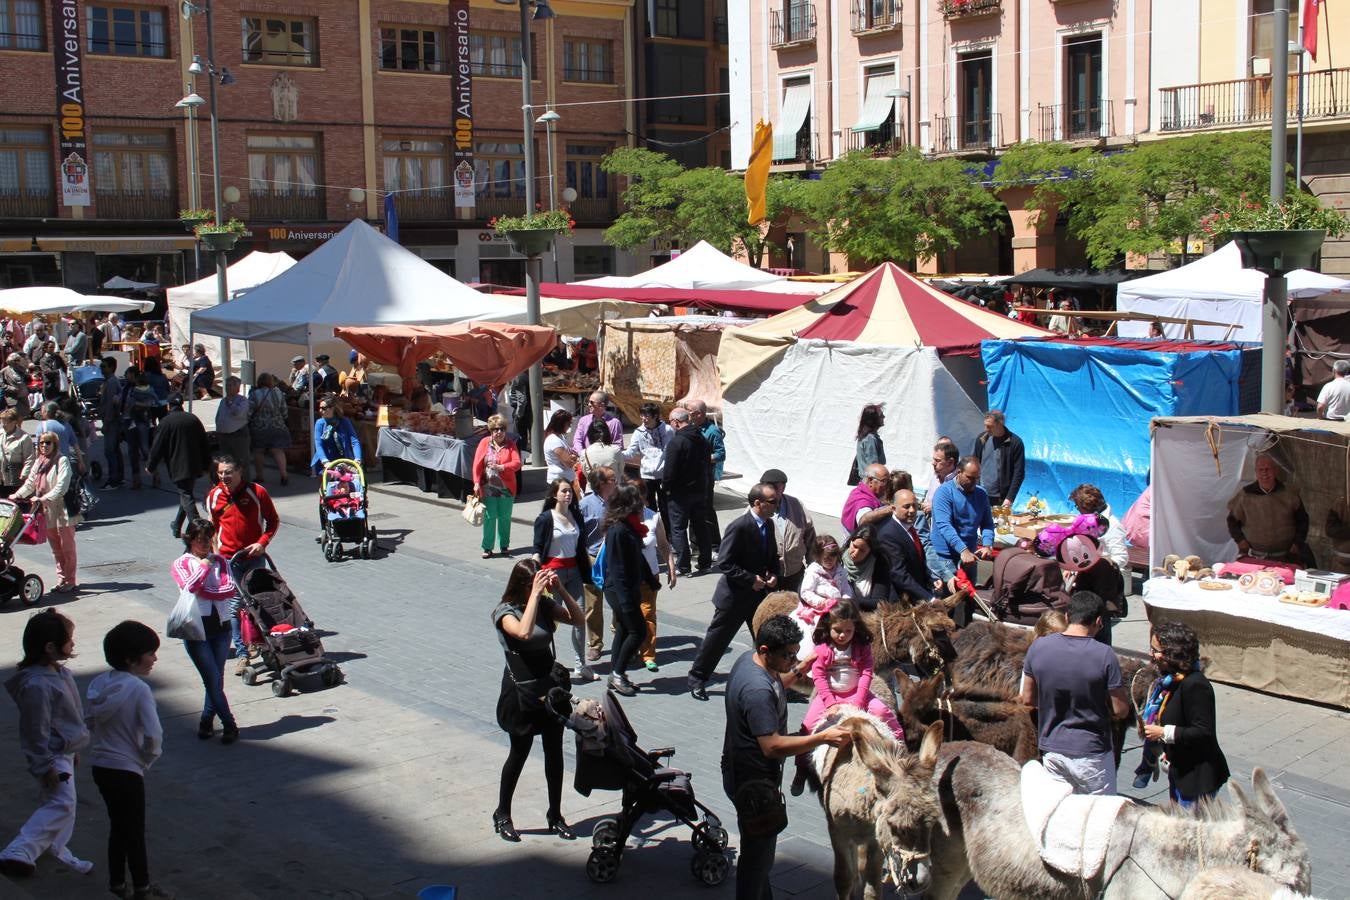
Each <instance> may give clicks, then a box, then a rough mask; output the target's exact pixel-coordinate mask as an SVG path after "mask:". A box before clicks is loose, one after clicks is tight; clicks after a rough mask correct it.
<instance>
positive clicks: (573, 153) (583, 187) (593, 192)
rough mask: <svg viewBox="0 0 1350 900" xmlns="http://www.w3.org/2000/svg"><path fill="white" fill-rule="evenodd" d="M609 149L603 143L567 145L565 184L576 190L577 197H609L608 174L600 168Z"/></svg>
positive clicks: (598, 198) (594, 198) (593, 198)
mask: <svg viewBox="0 0 1350 900" xmlns="http://www.w3.org/2000/svg"><path fill="white" fill-rule="evenodd" d="M609 151H610V147H609V146H607V145H604V144H568V145H567V162H566V167H567V186H568V187H570V188H572V190H574V191H576V192H577V198H578V199H591V200H604V199H607V198H608V197H609V175H608V174H607V173H605V172H604V171H602V170H601V168H600V163H601V161H602V160H603V159H604V158H605V154H607V153H609Z"/></svg>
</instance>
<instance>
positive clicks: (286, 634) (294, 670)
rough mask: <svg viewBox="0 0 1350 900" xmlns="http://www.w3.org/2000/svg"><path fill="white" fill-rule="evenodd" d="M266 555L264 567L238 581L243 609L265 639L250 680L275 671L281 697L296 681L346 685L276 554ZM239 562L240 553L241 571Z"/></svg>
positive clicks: (306, 685)
mask: <svg viewBox="0 0 1350 900" xmlns="http://www.w3.org/2000/svg"><path fill="white" fill-rule="evenodd" d="M264 559H265V560H266V565H265V566H264V567H263V568H260V569H253V570H252V571H250V572H245V573H243V576H242V578H241V579H237V581H236V583H237V584H238V585H239V596H240V599H241V607H240V608H241V610H242V611H243V612H244V613H245V614H247V615H248V617H249V618H250V619H251V620H252V623H253V625H254V626H255V627H256V628H257V629H258V633H259V634H261V635H262V639H263V648H262V653H261V654H260V655H259V657H258V659H257V660H250V662H249V664H248V668H246V669H245V670H244V672H243V676H244V683H245V684H248V685H254V684H257V683H258V680H259V678H260V677H261V676H263V675H265V674H268V673H270V674H271V675H272V693H273V694H274V695H275V696H277V697H287V696H290V693H291V688H292V686H295V687H298V688H300V689H302V690H318V689H319V688H325V687H332V686H334V685H337V684H341V683H342V670H341V669H339V668H338V665H337V663H335V662H333V661H332V660H330V659H326V658H325V657H324V653H323V642H322V641H320V640H319V635H318V632H316V631H315V630H314V622H313V621H311V620H310V618H309V617H308V616H307V615H305V611H304V609H303V608H302V607H301V606H300V601H299V600H298V599H296V596H295V594H293V593H291V589H290V586H289V585H287V584H286V580H285V579H284V578H282V577H281V573H280V572H278V571H277V569H276V566H275V565H274V564H273V563H272V558H271V557H264ZM237 563H238V558H237V555H236V559H233V560H231V568H232V569H233V570H234V572H235V573H236V574H237V573H238V571H239V570H238V568H237Z"/></svg>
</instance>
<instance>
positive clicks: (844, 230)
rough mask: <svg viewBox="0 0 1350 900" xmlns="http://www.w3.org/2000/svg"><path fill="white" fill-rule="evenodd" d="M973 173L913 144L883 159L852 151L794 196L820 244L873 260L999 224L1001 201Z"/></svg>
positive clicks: (939, 245) (900, 256)
mask: <svg viewBox="0 0 1350 900" xmlns="http://www.w3.org/2000/svg"><path fill="white" fill-rule="evenodd" d="M977 177H978V176H977V173H976V172H974V171H973V170H972V168H971V164H970V163H969V162H965V161H961V160H957V159H937V160H934V159H925V158H924V157H923V155H922V154H921V153H920V152H919V151H918V150H917V149H914V148H912V147H911V148H907V149H906V150H905V151H903V152H902V153H899V154H897V155H895V156H892V157H890V158H887V159H876V158H874V157H872V156H870V155H869V154H867V153H864V152H858V153H850V154H848V155H847V156H845V157H843V158H841V159H839V160H838V161H836V162H834V163H832V164H831V165H830V167H829V168H828V169H826V170H825V172H824V173H823V174H822V175H821V177H820V180H819V181H816V182H810V183H809V186H808V187H807V188H805V189H803V190H802V192H801V196H799V197H797V198H796V201H795V202H796V203H797V204H798V205H799V207H800V208H801V212H802V213H803V214H805V215H806V216H807V217H808V218H809V219H811V220H812V221H813V222H815V223H816V225H815V227H814V229H813V233H812V236H813V237H814V238H815V239H816V240H817V241H818V242H819V243H820V244H822V245H823V246H825V247H827V248H828V249H830V250H833V251H836V252H839V253H847V254H848V255H849V256H850V257H852V258H853V259H854V260H857V261H858V262H860V263H863V264H866V265H875V264H877V263H881V262H884V261H886V260H909V259H916V258H920V257H929V256H933V255H934V254H937V253H941V252H943V251H946V250H952V249H955V248H956V247H958V246H959V245H960V243H961V240H962V239H963V238H965V237H967V236H969V235H972V234H976V233H979V232H983V231H987V230H989V229H990V228H993V227H996V222H997V216H998V215H999V213H1000V212H1001V211H1002V206H1001V205H1000V204H999V202H998V200H997V199H995V198H994V196H993V195H992V194H990V193H989V192H988V191H987V190H985V189H984V188H983V187H981V186H980V183H979V181H978V180H977Z"/></svg>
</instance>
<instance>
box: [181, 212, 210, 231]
mask: <svg viewBox="0 0 1350 900" xmlns="http://www.w3.org/2000/svg"><path fill="white" fill-rule="evenodd" d="M215 220H216V214H215V213H213V212H212V211H211V210H209V209H180V210H179V211H178V221H180V222H182V223H183V227H184V228H186V229H187V230H188V231H191V232H194V233H195V232H196V230H197V228H198V227H199V226H201V225H203V224H205V223H207V222H214V221H215Z"/></svg>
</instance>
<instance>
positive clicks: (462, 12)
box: [450, 0, 474, 219]
mask: <svg viewBox="0 0 1350 900" xmlns="http://www.w3.org/2000/svg"><path fill="white" fill-rule="evenodd" d="M450 30H451V33H452V34H453V36H454V47H455V51H454V52H455V70H454V76H453V77H454V87H453V88H452V91H453V95H454V113H453V118H454V121H452V122H451V125H452V130H453V132H454V142H453V144H454V153H453V154H452V156H451V160H450V161H451V174H452V177H453V178H454V180H455V218H457V219H471V218H473V211H474V189H473V64H472V61H471V60H470V59H469V0H450Z"/></svg>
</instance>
